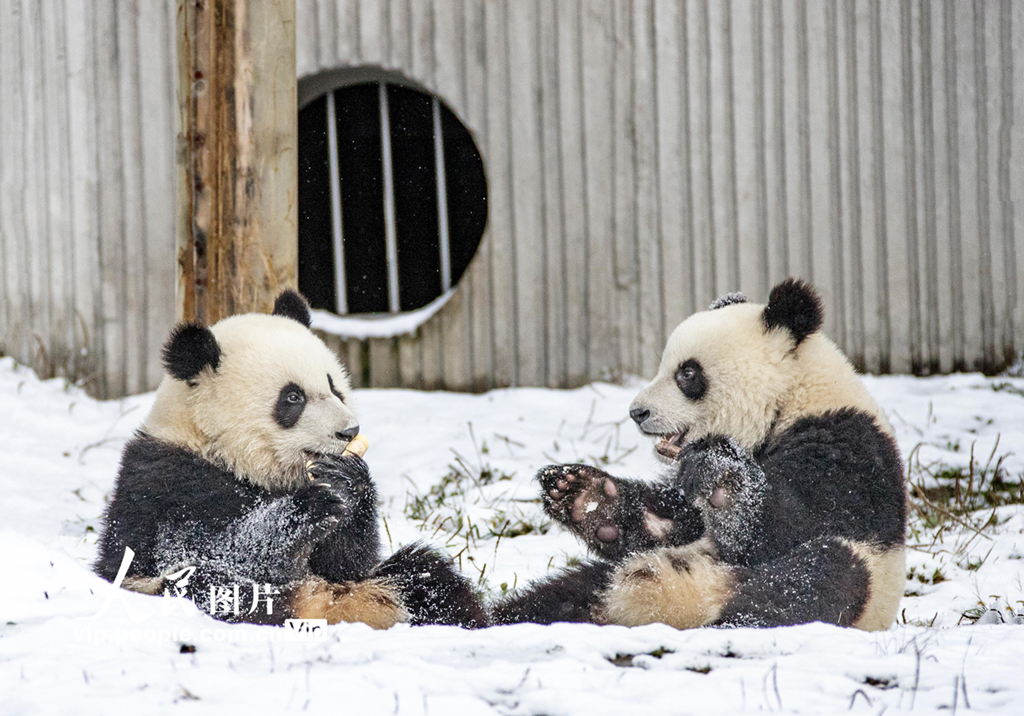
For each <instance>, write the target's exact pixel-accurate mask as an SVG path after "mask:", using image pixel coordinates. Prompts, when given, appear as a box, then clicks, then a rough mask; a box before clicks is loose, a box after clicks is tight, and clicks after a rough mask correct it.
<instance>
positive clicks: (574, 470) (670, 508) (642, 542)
mask: <svg viewBox="0 0 1024 716" xmlns="http://www.w3.org/2000/svg"><path fill="white" fill-rule="evenodd" d="M537 480H538V482H540V484H541V496H542V500H543V506H544V511H545V512H547V514H548V515H550V516H551V517H552V518H553V519H555V520H557V521H558V522H560V523H561V524H562V525H564V526H565V527H567V528H568V529H569V530H571V531H572V532H573V533H574V534H575V535H576V536H577V537H579V538H580V539H581V540H583V542H584V543H585V544H586V545H587V547H589V548H590V550H591V551H593V552H594V553H596V554H597V555H599V556H600V557H602V558H604V559H610V560H618V559H622V558H623V557H625V556H626V555H629V554H633V553H636V552H641V551H644V550H648V549H653V548H654V547H658V546H662V545H682V544H687V543H689V542H692V541H694V540H695V539H697V538H699V537H700V535H701V534H702V533H703V531H704V527H703V521H702V518H701V515H700V512H699V511H698V510H697V509H696V508H695V507H694V506H693V505H692V504H691V503H690V501H689V500H688V499H687V498H686V497H685V496H684V494H683V493H682V492H681V491H680V490H679V489H678V488H677V487H675V486H674V485H668V484H663V483H648V482H642V481H640V480H630V479H625V478H618V477H612V476H611V475H609V474H608V473H606V472H603V471H602V470H599V469H597V468H595V467H591V466H589V465H551V466H549V467H546V468H544V469H542V470H541V471H540V472H539V473H538V474H537Z"/></svg>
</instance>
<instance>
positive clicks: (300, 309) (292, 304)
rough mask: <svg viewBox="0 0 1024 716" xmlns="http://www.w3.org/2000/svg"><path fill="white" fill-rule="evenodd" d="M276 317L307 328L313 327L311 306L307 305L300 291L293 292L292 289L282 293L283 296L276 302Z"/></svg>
mask: <svg viewBox="0 0 1024 716" xmlns="http://www.w3.org/2000/svg"><path fill="white" fill-rule="evenodd" d="M274 315H275V316H284V317H285V318H291V319H292V320H293V321H298V322H299V323H301V324H302V325H304V326H305V327H306V328H309V327H310V326H311V325H313V319H312V318H311V317H310V315H309V304H308V303H306V299H304V298H303V297H302V296H301V294H299V292H298V291H293V290H291V289H290V288H286V289H285V290H284V291H282V292H281V295H280V296H278V297H277V300H276V301H274Z"/></svg>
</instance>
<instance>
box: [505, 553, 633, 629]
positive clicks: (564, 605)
mask: <svg viewBox="0 0 1024 716" xmlns="http://www.w3.org/2000/svg"><path fill="white" fill-rule="evenodd" d="M614 570H615V565H614V564H613V563H612V562H604V561H595V562H585V563H584V564H580V565H576V566H574V567H568V568H566V569H565V570H563V571H562V572H561V574H558V575H556V576H554V577H549V578H545V579H539V580H537V581H535V582H533V583H532V584H530V585H529V586H527V587H525V588H524V589H522V590H519V591H517V592H515V593H514V594H512V595H511V596H509V597H506V598H505V599H503V600H501V601H499V602H498V603H497V604H495V605H493V606H492V607H491V623H493V624H519V623H522V622H532V623H534V624H552V623H554V622H593V621H595V619H594V610H595V608H597V607H598V606H599V605H600V604H601V600H602V595H603V593H604V591H605V590H606V589H607V588H608V586H609V584H610V583H611V576H612V573H613V572H614Z"/></svg>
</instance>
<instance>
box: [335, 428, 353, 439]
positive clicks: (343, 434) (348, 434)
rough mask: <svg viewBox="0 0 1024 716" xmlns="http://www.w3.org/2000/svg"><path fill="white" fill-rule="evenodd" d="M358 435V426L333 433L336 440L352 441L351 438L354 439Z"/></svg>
mask: <svg viewBox="0 0 1024 716" xmlns="http://www.w3.org/2000/svg"><path fill="white" fill-rule="evenodd" d="M358 434H359V426H358V425H353V426H352V427H350V428H345V429H344V430H339V431H338V432H336V433H334V437H336V438H337V439H338V440H352V438H354V437H355V436H356V435H358Z"/></svg>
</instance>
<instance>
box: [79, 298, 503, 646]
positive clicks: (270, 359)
mask: <svg viewBox="0 0 1024 716" xmlns="http://www.w3.org/2000/svg"><path fill="white" fill-rule="evenodd" d="M309 325H310V315H309V307H308V305H307V304H306V302H305V300H304V299H303V298H302V297H301V296H300V295H299V294H297V293H295V292H293V291H285V292H284V293H282V294H281V295H280V296H279V297H278V299H277V301H276V302H275V306H274V313H273V315H260V314H246V315H240V316H233V317H231V318H226V319H224V320H222V321H220V322H218V323H217V324H215V325H214V326H212V327H210V328H206V327H203V326H200V325H197V324H182V325H179V326H178V327H177V328H175V330H174V331H173V333H172V334H171V337H170V338H169V340H168V341H167V343H166V345H165V347H164V365H165V367H166V369H167V373H168V375H167V376H165V378H164V380H163V382H162V383H161V385H160V387H159V389H158V390H157V395H156V402H155V404H154V405H153V409H152V412H151V413H150V414H149V416H148V417H147V418H146V420H145V422H144V424H143V426H142V428H141V429H140V431H139V432H138V433H137V434H136V435H135V437H134V438H133V439H132V440H131V441H130V442H129V443H128V444H127V445H126V446H125V450H124V454H123V456H122V461H121V468H120V471H119V473H118V477H117V482H116V485H115V489H114V493H113V496H112V499H111V501H110V504H109V506H108V508H107V514H106V525H105V529H104V532H103V535H102V537H101V540H100V555H99V559H98V561H97V563H96V571H97V572H98V573H99V574H100V575H101V576H103V577H105V578H106V579H108V580H111V581H113V580H114V579H115V576H116V575H117V573H118V568H119V566H120V564H121V562H122V557H123V555H124V554H125V548H126V547H130V548H131V549H132V550H133V551H134V552H135V557H134V559H133V561H132V563H131V566H130V570H129V571H128V573H127V576H126V578H125V579H124V582H123V584H124V586H126V587H128V588H130V589H134V590H136V591H143V592H147V593H154V594H156V593H161V592H162V591H163V590H164V586H165V585H164V581H165V577H166V576H167V575H170V574H173V573H176V572H177V571H178V570H180V569H182V568H185V567H188V566H194V567H195V568H196V569H195V571H194V573H193V574H192V575H191V578H190V582H189V584H188V595H189V596H190V597H192V598H193V600H194V601H195V602H196V604H197V605H198V606H199V607H200V608H202V609H204V610H209V608H210V606H211V588H214V587H226V588H228V589H229V590H233V587H234V586H235V585H237V586H238V587H239V590H238V594H239V601H240V604H239V605H238V608H237V611H238V614H235V613H234V611H235V610H233V609H229V610H225V612H226V613H217V614H215V616H218V617H219V618H225V619H229V620H243V621H252V622H264V623H275V624H279V623H282V622H283V621H284V620H285V619H288V618H292V617H297V618H323V619H327V620H328V622H330V623H336V622H339V621H346V622H352V621H358V622H364V623H366V624H369V625H370V626H372V627H375V628H387V627H389V626H391V625H392V624H394V623H396V622H399V621H410V622H412V623H446V624H461V625H464V626H482V625H483V623H484V621H485V614H484V612H483V610H482V608H481V607H480V605H479V603H478V600H477V599H476V596H475V595H474V593H473V591H472V589H471V587H470V585H469V583H468V581H467V580H466V579H465V578H463V577H462V576H461V575H459V574H458V573H457V572H456V571H455V570H454V568H453V566H452V565H451V562H450V560H448V559H446V558H445V557H443V556H442V555H441V554H439V553H437V552H435V551H434V550H432V549H430V548H428V547H425V546H423V545H419V544H415V545H411V546H408V547H405V548H403V549H401V550H399V551H398V552H396V553H395V554H394V555H392V556H391V557H390V558H388V559H386V560H384V561H383V562H382V561H381V559H380V551H381V545H380V538H379V534H378V528H377V505H376V491H375V489H374V485H373V481H372V480H371V478H370V474H369V471H368V470H367V466H366V463H365V462H364V461H363V460H362V459H361V458H358V457H354V456H346V457H339V456H341V454H342V453H343V451H344V449H345V447H346V445H347V444H348V442H349V441H350V440H351V439H352V438H353V437H354V436H355V435H356V434H357V433H358V431H359V425H358V421H357V419H356V415H355V413H354V412H353V410H352V402H351V389H350V386H349V381H348V377H347V375H346V373H345V370H344V368H343V367H342V366H341V364H340V363H339V362H338V360H337V358H336V357H335V355H334V354H333V353H332V352H331V351H330V350H329V349H328V348H327V347H326V346H325V345H324V343H323V342H322V341H321V340H320V339H319V338H317V337H316V336H315V335H313V333H312V332H311V331H310V330H309ZM310 460H312V461H313V463H312V466H311V467H310V468H309V471H308V473H307V467H306V465H307V461H310ZM257 585H259V587H260V589H261V590H262V591H259V592H257V591H255V587H256V586H257ZM264 585H269V587H270V588H271V589H272V590H273V591H276V592H277V594H276V595H274V596H273V597H272V598H271V600H272V607H271V610H272V613H270V614H267V613H266V612H267V608H266V607H267V605H266V599H265V597H266V596H267V592H268V591H270V590H267V589H265V588H264ZM261 599H262V601H261ZM213 611H218V610H213Z"/></svg>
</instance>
